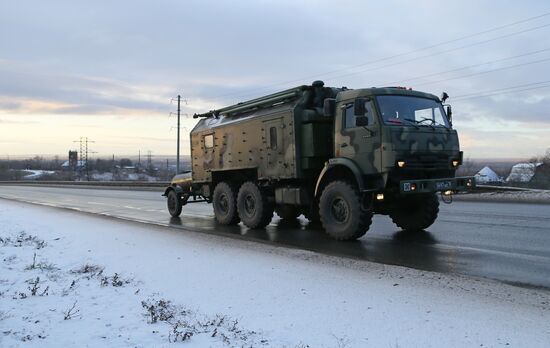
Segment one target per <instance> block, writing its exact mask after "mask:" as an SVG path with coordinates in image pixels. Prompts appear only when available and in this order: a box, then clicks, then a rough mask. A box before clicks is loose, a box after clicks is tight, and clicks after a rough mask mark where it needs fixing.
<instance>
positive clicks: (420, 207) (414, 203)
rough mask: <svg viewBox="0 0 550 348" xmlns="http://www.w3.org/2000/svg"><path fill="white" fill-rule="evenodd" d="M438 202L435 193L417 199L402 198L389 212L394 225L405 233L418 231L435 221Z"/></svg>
mask: <svg viewBox="0 0 550 348" xmlns="http://www.w3.org/2000/svg"><path fill="white" fill-rule="evenodd" d="M438 213H439V200H438V199H437V195H436V194H435V193H432V194H427V195H421V196H417V197H403V198H401V200H400V201H399V203H398V204H397V205H396V207H395V208H394V209H392V211H391V212H390V217H391V219H392V221H393V223H394V224H396V225H397V226H399V227H400V228H402V229H403V230H405V231H420V230H424V229H426V228H428V227H430V226H431V225H432V224H433V223H434V222H435V219H437V214H438Z"/></svg>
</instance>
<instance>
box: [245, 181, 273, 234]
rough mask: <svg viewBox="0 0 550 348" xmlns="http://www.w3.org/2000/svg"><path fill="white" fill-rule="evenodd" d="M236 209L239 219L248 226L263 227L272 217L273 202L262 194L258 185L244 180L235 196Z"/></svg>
mask: <svg viewBox="0 0 550 348" xmlns="http://www.w3.org/2000/svg"><path fill="white" fill-rule="evenodd" d="M237 210H238V211H239V217H240V218H241V221H242V222H243V223H244V224H245V225H246V226H247V227H249V228H253V229H254V228H263V227H265V226H267V225H269V223H270V222H271V219H272V218H273V204H271V203H270V202H269V201H268V198H267V195H265V194H262V191H260V188H259V187H258V185H256V184H255V183H253V182H251V181H247V182H245V183H244V184H243V185H242V186H241V188H240V189H239V195H238V196H237Z"/></svg>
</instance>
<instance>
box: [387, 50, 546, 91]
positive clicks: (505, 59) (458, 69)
mask: <svg viewBox="0 0 550 348" xmlns="http://www.w3.org/2000/svg"><path fill="white" fill-rule="evenodd" d="M547 51H550V48H545V49H542V50H537V51H531V52H527V53H523V54H518V55H515V56H510V57H505V58H500V59H495V60H490V61H486V62H483V63H478V64H472V65H467V66H462V67H459V68H455V69H451V70H446V71H440V72H436V73H432V74H428V75H421V76H416V77H411V78H408V79H404V80H399V81H392V82H386V83H382V84H380V86H394V85H400V84H402V83H404V82H409V81H414V80H420V79H424V78H427V77H433V76H439V75H444V74H448V73H452V72H457V71H461V70H466V69H471V68H477V67H480V66H483V65H488V64H494V63H500V62H504V61H507V60H512V59H516V58H521V57H527V56H531V55H534V54H538V53H542V52H547Z"/></svg>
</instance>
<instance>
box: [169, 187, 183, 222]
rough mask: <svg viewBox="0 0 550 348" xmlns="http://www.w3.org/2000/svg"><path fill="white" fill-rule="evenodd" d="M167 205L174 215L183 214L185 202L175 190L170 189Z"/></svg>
mask: <svg viewBox="0 0 550 348" xmlns="http://www.w3.org/2000/svg"><path fill="white" fill-rule="evenodd" d="M166 205H167V206H168V212H169V213H170V215H172V216H173V217H178V216H180V214H181V209H182V208H183V203H182V199H181V197H180V195H178V194H177V193H176V191H175V190H170V192H169V193H168V196H167V199H166Z"/></svg>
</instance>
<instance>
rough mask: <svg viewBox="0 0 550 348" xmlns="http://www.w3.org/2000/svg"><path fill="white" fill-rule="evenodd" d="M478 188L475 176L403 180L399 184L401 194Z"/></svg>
mask: <svg viewBox="0 0 550 348" xmlns="http://www.w3.org/2000/svg"><path fill="white" fill-rule="evenodd" d="M475 186H476V181H475V179H474V177H473V176H461V177H457V178H441V179H424V180H402V181H400V182H399V192H400V193H401V194H414V193H431V192H445V191H452V192H457V191H467V190H470V189H472V188H474V187H475Z"/></svg>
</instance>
